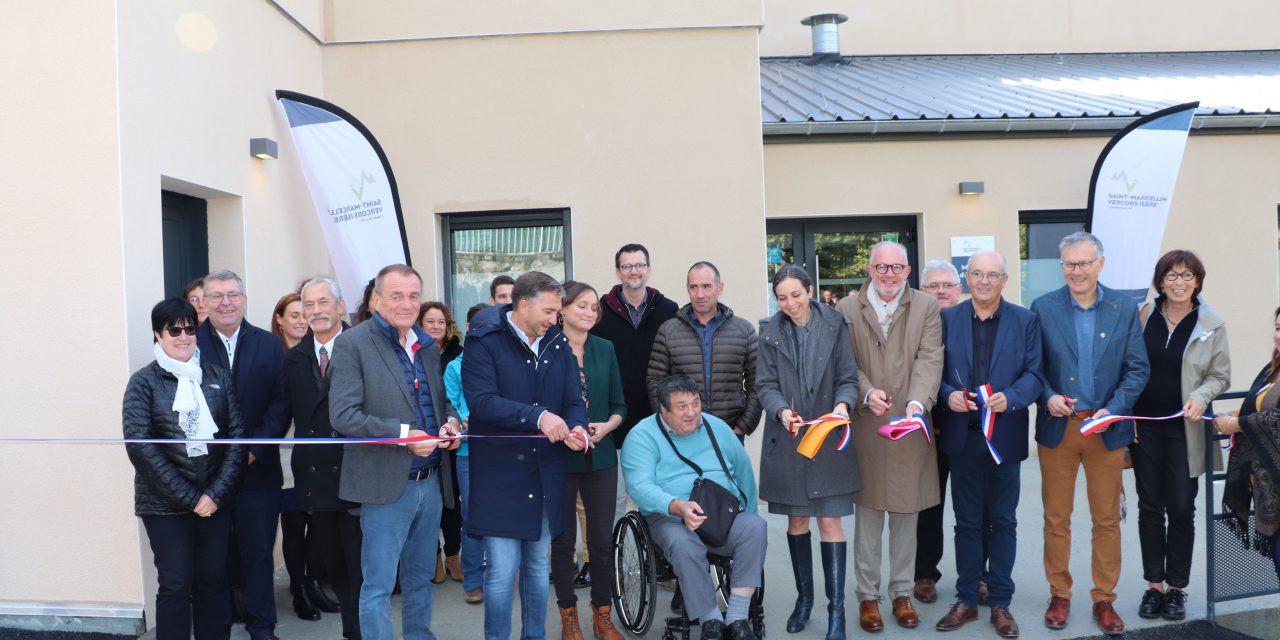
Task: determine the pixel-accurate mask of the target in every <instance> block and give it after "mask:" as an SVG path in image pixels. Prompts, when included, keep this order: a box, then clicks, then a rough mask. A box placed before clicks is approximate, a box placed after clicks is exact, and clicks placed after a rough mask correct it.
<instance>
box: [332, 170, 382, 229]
mask: <svg viewBox="0 0 1280 640" xmlns="http://www.w3.org/2000/svg"><path fill="white" fill-rule="evenodd" d="M370 182H372V180H370ZM364 185H365V183H364V182H361V183H360V188H359V189H356V188H355V187H354V186H353V187H351V193H353V194H355V196H356V199H355V201H354V202H350V203H344V204H339V205H338V206H336V207H332V208H329V209H327V211H328V212H329V216H330V217H331V218H332V219H333V223H334V224H342V223H344V222H351V221H353V220H359V221H360V222H372V221H374V220H379V219H381V218H382V216H383V215H385V212H384V211H383V208H382V198H374V199H372V200H365V199H364V198H363V197H362V195H363V194H364Z"/></svg>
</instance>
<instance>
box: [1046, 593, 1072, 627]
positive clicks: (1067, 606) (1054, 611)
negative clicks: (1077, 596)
mask: <svg viewBox="0 0 1280 640" xmlns="http://www.w3.org/2000/svg"><path fill="white" fill-rule="evenodd" d="M1070 614H1071V600H1069V599H1067V598H1059V597H1058V596H1053V597H1052V598H1049V608H1048V609H1045V611H1044V626H1046V627H1049V628H1050V629H1065V628H1066V627H1067V616H1068V615H1070Z"/></svg>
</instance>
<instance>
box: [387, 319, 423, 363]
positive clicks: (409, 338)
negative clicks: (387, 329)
mask: <svg viewBox="0 0 1280 640" xmlns="http://www.w3.org/2000/svg"><path fill="white" fill-rule="evenodd" d="M393 328H394V327H393ZM397 331H398V329H397ZM415 344H418V332H417V331H414V330H413V327H409V333H408V334H407V335H406V336H405V339H404V352H405V353H407V354H409V361H410V362H413V345H415Z"/></svg>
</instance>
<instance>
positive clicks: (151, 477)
mask: <svg viewBox="0 0 1280 640" xmlns="http://www.w3.org/2000/svg"><path fill="white" fill-rule="evenodd" d="M202 369H203V385H202V390H203V391H204V399H205V402H206V403H207V404H208V405H209V412H210V413H212V414H213V422H214V424H216V425H217V426H218V431H217V433H215V434H214V437H215V438H220V439H221V438H242V437H244V425H243V423H242V422H241V420H240V410H239V408H238V407H237V406H236V398H235V388H234V386H233V385H232V382H231V372H229V371H227V370H226V369H224V368H222V367H220V366H218V365H216V364H211V363H204V364H202ZM177 388H178V379H177V378H176V377H175V376H174V375H173V374H171V373H169V372H168V371H165V370H164V369H163V368H161V367H160V365H159V364H157V363H155V362H152V363H151V364H149V365H147V366H145V367H143V368H141V369H139V370H138V371H137V372H135V373H134V374H133V376H132V377H131V378H129V386H128V387H126V388H125V392H124V437H125V438H129V439H158V438H172V439H182V438H185V437H186V434H184V433H183V431H182V428H181V427H180V426H179V425H178V414H177V413H176V412H174V410H173V396H174V394H175V393H176V392H177ZM208 448H209V454H208V455H204V456H197V457H195V458H191V457H188V456H187V448H186V445H182V444H129V445H125V450H126V451H127V452H128V454H129V461H130V462H132V463H133V468H134V476H133V511H134V513H135V514H136V515H139V516H157V515H183V514H188V513H191V510H192V509H194V508H195V506H196V503H197V502H199V500H200V495H201V494H206V493H207V494H209V497H210V498H212V499H213V501H214V502H215V503H217V505H218V508H219V509H225V508H227V507H228V505H229V503H230V501H231V498H232V496H234V495H235V493H236V489H237V488H238V486H239V483H240V478H241V475H242V474H243V471H244V467H245V464H246V458H247V456H248V453H247V452H248V449H247V448H246V447H243V446H241V445H208Z"/></svg>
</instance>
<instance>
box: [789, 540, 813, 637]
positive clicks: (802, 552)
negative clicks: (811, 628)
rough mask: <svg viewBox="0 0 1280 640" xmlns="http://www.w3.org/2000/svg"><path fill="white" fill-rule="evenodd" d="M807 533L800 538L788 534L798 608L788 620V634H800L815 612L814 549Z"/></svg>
mask: <svg viewBox="0 0 1280 640" xmlns="http://www.w3.org/2000/svg"><path fill="white" fill-rule="evenodd" d="M809 541H810V535H809V532H808V531H806V532H804V533H802V534H800V535H798V536H793V535H791V534H789V533H788V534H787V548H788V549H790V550H791V572H792V573H793V574H795V576H796V607H795V609H793V610H792V611H791V617H789V618H787V633H800V632H801V631H804V626H805V624H807V623H808V622H809V612H811V611H813V547H811V546H809Z"/></svg>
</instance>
